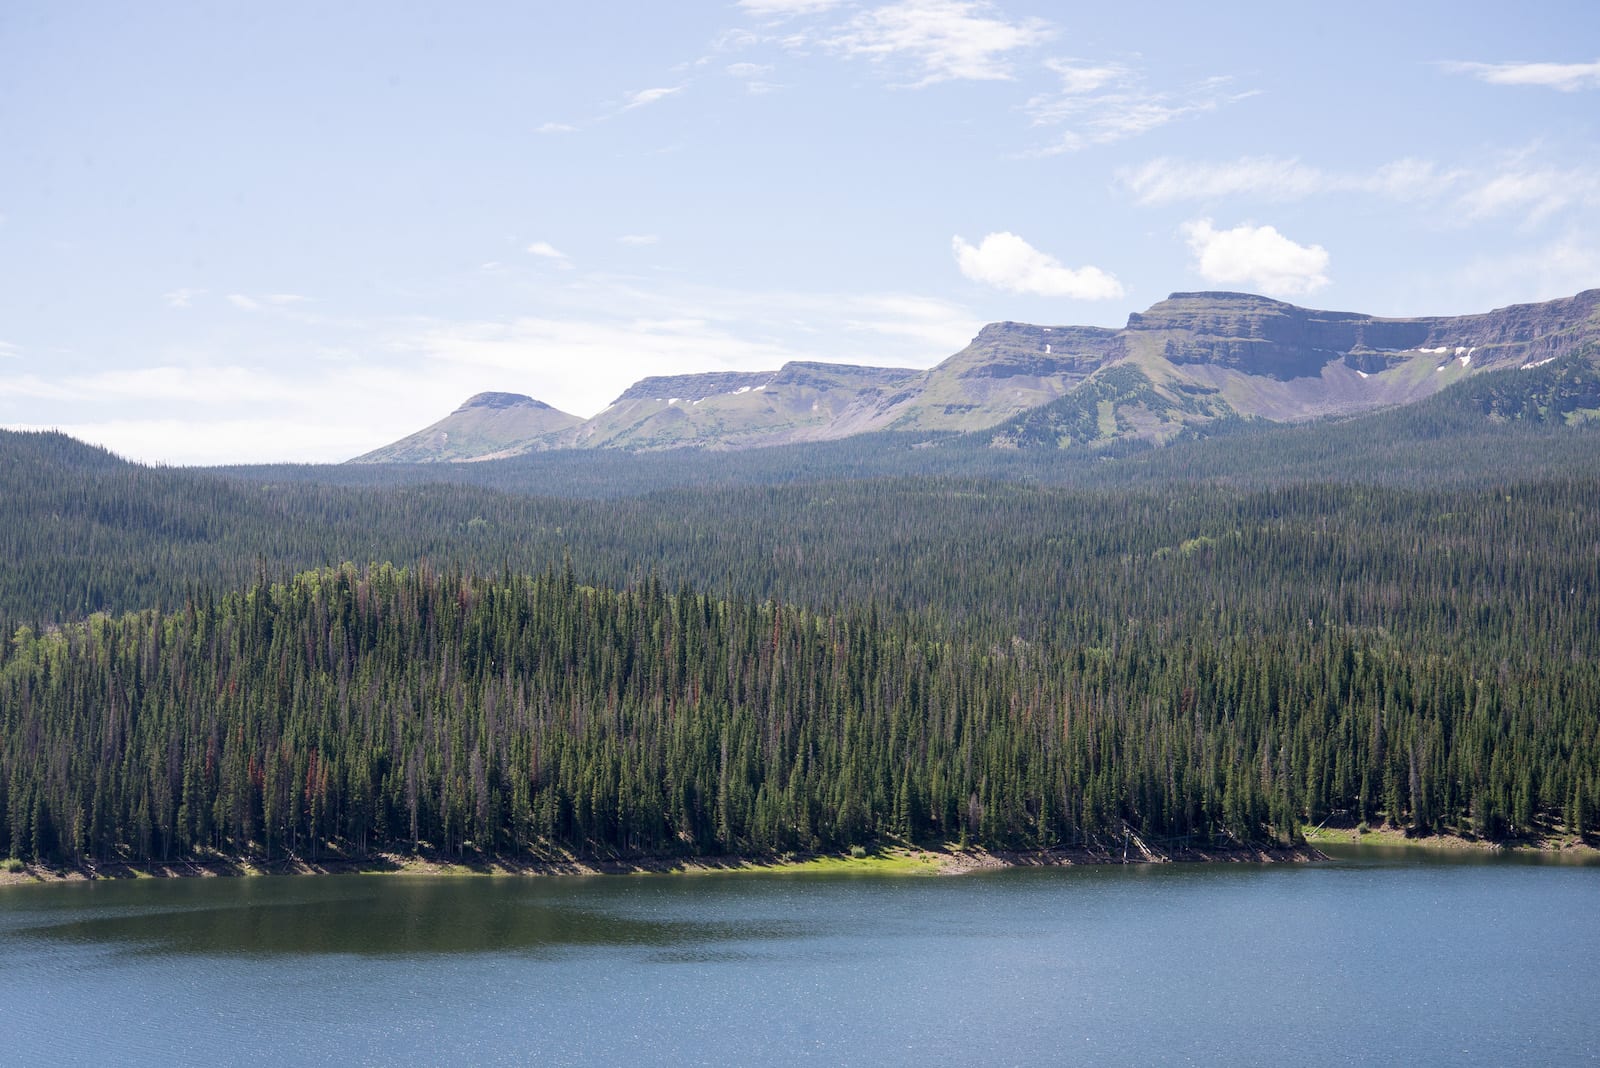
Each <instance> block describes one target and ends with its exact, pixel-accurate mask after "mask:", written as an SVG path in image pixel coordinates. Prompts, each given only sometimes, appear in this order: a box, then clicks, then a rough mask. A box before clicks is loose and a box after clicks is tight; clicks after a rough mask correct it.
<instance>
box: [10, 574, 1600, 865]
mask: <svg viewBox="0 0 1600 1068" xmlns="http://www.w3.org/2000/svg"><path fill="white" fill-rule="evenodd" d="M1597 664H1600V661H1597V660H1596V659H1595V658H1593V657H1586V658H1585V657H1572V656H1569V655H1567V652H1566V651H1565V650H1559V651H1556V655H1552V656H1548V657H1542V658H1534V659H1532V660H1521V661H1511V660H1509V659H1507V660H1501V661H1493V660H1486V659H1484V658H1482V657H1479V656H1475V655H1465V654H1461V653H1458V652H1457V651H1455V650H1452V649H1450V648H1448V647H1445V646H1440V647H1438V648H1434V649H1428V650H1415V649H1409V648H1407V647H1406V645H1405V644H1404V643H1402V642H1399V641H1397V640H1395V639H1394V638H1393V637H1392V636H1385V635H1382V634H1380V633H1377V632H1373V631H1365V630H1357V629H1351V628H1344V627H1318V626H1309V627H1308V626H1300V627H1294V628H1286V629H1283V630H1281V631H1276V632H1272V633H1261V634H1254V633H1242V632H1238V631H1236V630H1234V629H1233V628H1232V627H1231V626H1230V625H1229V624H1228V623H1227V622H1226V621H1225V620H1224V619H1222V618H1220V617H1219V618H1217V619H1213V620H1211V621H1210V622H1207V621H1204V620H1198V621H1192V622H1191V624H1190V625H1189V626H1187V627H1186V628H1185V629H1184V630H1182V631H1181V632H1174V631H1169V630H1165V629H1163V628H1158V627H1151V626H1137V625H1134V626H1121V627H1108V628H1107V629H1106V632H1105V640H1104V641H1103V642H1101V643H1099V644H1081V645H1077V646H1075V647H1072V648H1066V647H1061V646H1051V645H1048V644H1045V643H1040V642H1034V641H1029V640H1026V639H1023V638H1021V637H1015V636H1014V637H1013V638H1011V639H1010V640H1008V641H1006V642H1004V643H1000V644H995V643H989V642H985V641H981V640H974V639H972V638H970V637H963V636H961V635H959V634H956V633H953V632H952V631H951V630H950V629H949V628H947V627H945V626H943V625H941V624H939V623H937V622H934V621H931V620H929V619H927V618H924V617H919V616H915V615H912V614H909V613H904V612H890V611H882V610H879V609H878V608H876V607H873V606H871V605H866V606H853V607H849V608H846V609H843V610H840V611H831V612H817V611H812V610H809V609H807V608H805V607H802V606H797V605H793V604H788V603H784V602H781V601H773V600H760V601H758V600H754V599H748V598H725V597H718V596H712V595H709V594H706V593H702V592H697V591H695V590H693V589H691V588H689V587H687V586H684V587H679V588H676V589H672V588H669V587H668V586H666V585H665V584H663V583H662V582H661V581H660V580H658V579H657V578H655V577H654V576H646V577H645V578H643V579H642V580H640V581H639V582H637V583H634V584H632V585H631V586H629V587H626V588H622V589H609V588H599V587H594V586H589V585H585V584H583V583H582V582H580V581H579V580H578V579H577V578H576V576H575V575H574V573H573V571H572V570H571V569H570V567H567V568H549V569H546V570H545V571H543V572H541V573H539V574H537V575H527V574H524V573H519V572H515V571H511V570H509V569H507V570H504V571H502V572H501V573H499V574H497V575H495V576H493V577H484V576H475V575H471V574H467V573H463V572H457V571H442V572H441V571H435V570H432V569H430V568H426V567H419V568H411V569H397V568H394V567H391V566H387V565H382V566H377V567H373V568H367V569H359V568H356V567H354V566H343V567H339V568H335V569H323V570H317V571H311V572H306V573H302V574H299V575H297V576H294V577H292V578H290V579H287V580H284V581H270V580H268V579H267V578H266V577H265V576H263V577H262V578H261V579H260V580H258V581H257V582H255V583H253V584H252V585H251V586H249V587H248V588H247V589H244V590H242V591H238V592H232V593H220V594H219V593H216V592H213V591H211V590H210V589H209V588H206V589H204V590H197V591H195V592H193V593H192V594H191V596H189V597H188V598H187V599H186V600H185V602H184V603H183V604H182V605H181V606H177V607H174V608H173V609H171V610H168V611H155V610H146V611H143V612H136V613H128V614H124V615H120V616H99V617H95V618H92V619H90V620H87V621H85V622H82V623H76V624H70V625H67V626H65V627H60V628H56V629H52V630H50V631H48V632H44V633H37V632H33V631H32V630H30V629H28V628H22V629H20V630H19V631H18V632H17V633H16V634H15V635H14V636H13V637H12V639H11V641H10V643H9V647H8V648H7V650H6V652H5V657H4V660H3V663H0V853H6V854H9V855H13V856H22V857H37V858H52V859H59V860H69V861H77V860H83V859H99V860H105V859H111V858H118V857H132V858H136V859H163V860H172V859H177V858H185V857H194V856H198V855H205V854H207V853H209V852H213V851H215V852H222V853H227V854H244V853H249V854H254V855H264V856H268V857H272V856H281V855H284V854H286V853H293V854H296V855H300V856H309V857H317V856H320V855H324V854H326V852H327V851H331V850H337V851H339V852H341V853H343V854H346V855H362V854H366V853H369V852H371V851H374V850H395V849H400V850H404V849H411V848H417V847H421V846H424V845H425V846H427V847H431V848H435V849H441V850H445V851H449V852H457V853H460V852H466V851H468V850H482V851H487V852H493V853H507V854H519V855H537V854H539V853H541V852H543V851H548V850H554V849H559V850H569V851H576V852H580V853H596V852H623V853H648V854H676V853H724V852H740V853H767V852H777V851H787V850H797V849H798V850H806V849H819V848H833V847H841V846H847V845H852V844H859V843H867V842H871V841H874V840H877V839H880V838H883V837H895V838H900V839H909V840H913V841H923V840H934V841H949V840H965V841H969V842H976V843H981V844H983V845H987V846H991V847H1020V848H1036V847H1048V846H1054V845H1093V844H1096V843H1099V844H1102V845H1103V844H1106V843H1108V842H1114V841H1116V840H1117V839H1118V838H1119V837H1120V834H1121V831H1122V828H1123V826H1124V824H1126V825H1128V826H1130V827H1132V828H1134V829H1135V830H1137V831H1138V832H1139V833H1140V834H1142V835H1145V836H1149V837H1152V838H1156V839H1173V838H1183V837H1189V838H1191V839H1194V838H1198V839H1202V840H1206V841H1210V842H1264V841H1279V842H1283V841H1290V840H1293V839H1295V838H1296V836H1297V835H1298V833H1299V828H1300V827H1301V826H1302V824H1303V822H1304V821H1306V820H1312V821H1320V820H1322V819H1324V818H1327V817H1328V816H1329V815H1331V814H1336V813H1338V814H1344V815H1345V816H1347V817H1348V818H1352V819H1356V818H1364V819H1377V818H1387V819H1389V820H1391V821H1393V822H1397V823H1407V824H1410V825H1413V826H1416V827H1418V828H1419V829H1440V828H1459V829H1466V830H1471V831H1473V832H1475V833H1478V834H1482V835H1484V836H1487V837H1491V838H1496V837H1505V836H1508V835H1514V834H1517V833H1521V832H1524V831H1527V830H1529V829H1531V828H1533V827H1534V826H1535V824H1536V822H1537V821H1539V820H1541V819H1550V818H1557V819H1563V820H1565V821H1566V822H1567V824H1568V825H1569V826H1570V827H1572V828H1574V829H1579V830H1582V829H1586V828H1590V827H1593V826H1594V825H1595V821H1596V819H1597V817H1600V792H1597V788H1600V773H1597V769H1600V726H1597V717H1596V716H1595V709H1596V708H1597V707H1600V667H1597Z"/></svg>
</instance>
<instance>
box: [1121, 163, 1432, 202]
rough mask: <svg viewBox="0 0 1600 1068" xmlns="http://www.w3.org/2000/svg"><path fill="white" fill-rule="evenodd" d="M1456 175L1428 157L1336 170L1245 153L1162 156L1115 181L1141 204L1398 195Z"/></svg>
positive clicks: (1423, 190)
mask: <svg viewBox="0 0 1600 1068" xmlns="http://www.w3.org/2000/svg"><path fill="white" fill-rule="evenodd" d="M1459 179H1460V172H1449V171H1444V170H1441V169H1440V167H1439V166H1438V165H1437V164H1435V163H1431V162H1429V161H1427V160H1416V159H1402V160H1396V161H1394V162H1393V163H1388V164H1385V165H1384V166H1382V167H1379V168H1377V169H1376V170H1373V171H1370V172H1366V173H1337V172H1331V171H1327V170H1324V169H1322V168H1320V167H1315V166H1312V165H1310V164H1307V163H1302V162H1301V161H1300V160H1298V159H1282V158H1278V157H1273V156H1246V157H1244V158H1242V159H1237V160H1229V161H1224V162H1220V163H1204V162H1194V161H1189V160H1180V159H1170V158H1166V157H1162V158H1159V159H1153V160H1151V161H1150V162H1148V163H1144V164H1141V165H1140V166H1137V167H1125V168H1123V169H1122V170H1119V171H1118V172H1117V175H1116V181H1117V184H1118V185H1119V186H1121V187H1122V188H1123V189H1125V190H1127V191H1128V192H1129V193H1131V194H1133V198H1134V200H1135V202H1137V203H1139V204H1145V205H1154V204H1173V203H1178V202H1182V201H1207V200H1218V199H1221V198H1223V197H1232V196H1244V197H1251V198H1253V199H1257V200H1272V201H1289V200H1301V199H1304V198H1306V197H1310V196H1316V195H1319V194H1323V193H1334V192H1350V191H1356V192H1364V193H1379V194H1382V195H1385V196H1391V197H1395V198H1399V199H1405V198H1409V197H1413V196H1420V195H1425V194H1428V193H1437V192H1439V191H1440V190H1441V189H1446V188H1448V187H1449V186H1451V185H1452V184H1454V183H1455V182H1457V181H1458V180H1459Z"/></svg>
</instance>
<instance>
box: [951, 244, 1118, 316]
mask: <svg viewBox="0 0 1600 1068" xmlns="http://www.w3.org/2000/svg"><path fill="white" fill-rule="evenodd" d="M951 247H952V248H953V249H954V251H955V256H956V265H957V266H958V267H960V269H961V273H962V274H963V275H965V276H966V277H968V278H970V279H972V280H973V281H974V282H982V283H983V284H984V285H990V286H994V287H995V288H996V289H1003V290H1005V291H1006V292H1008V293H1029V294H1033V295H1034V296H1040V297H1070V298H1072V299H1074V300H1110V299H1113V298H1115V297H1120V296H1122V295H1123V288H1122V283H1121V282H1118V281H1117V279H1116V277H1115V276H1113V275H1111V274H1108V273H1106V272H1105V271H1103V270H1101V269H1100V268H1098V267H1076V268H1074V267H1064V266H1062V264H1061V261H1060V260H1058V259H1056V258H1055V257H1054V256H1052V255H1050V254H1049V253H1046V252H1040V251H1039V250H1038V249H1036V248H1034V247H1033V246H1032V245H1030V244H1028V243H1027V242H1026V241H1024V240H1023V239H1022V238H1020V237H1018V236H1017V235H1016V234H1013V233H1007V232H1001V233H995V234H989V235H988V236H987V237H985V238H984V239H983V240H982V241H981V242H980V243H979V244H977V245H970V244H968V243H967V242H966V241H965V240H963V239H962V238H960V237H955V238H952V239H951Z"/></svg>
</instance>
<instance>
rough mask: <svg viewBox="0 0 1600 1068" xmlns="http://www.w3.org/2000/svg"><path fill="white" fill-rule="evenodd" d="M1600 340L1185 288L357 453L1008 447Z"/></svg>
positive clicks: (1389, 395)
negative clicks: (907, 348) (866, 360)
mask: <svg viewBox="0 0 1600 1068" xmlns="http://www.w3.org/2000/svg"><path fill="white" fill-rule="evenodd" d="M1585 351H1590V352H1593V351H1600V290H1588V291H1586V292H1583V293H1579V294H1578V295H1576V296H1573V297H1566V298H1563V299H1561V300H1553V301H1548V302H1546V303H1542V304H1519V305H1513V306H1511V307H1506V308H1500V309H1497V310H1495V311H1491V312H1486V313H1484V314H1481V315H1463V316H1433V317H1424V318H1415V319H1385V318H1379V317H1376V316H1370V315H1362V314H1359V313H1354V312H1330V311H1316V310H1313V309H1308V308H1300V307H1297V306H1295V305H1293V304H1286V303H1284V302H1283V301H1278V300H1272V299H1269V298H1267V297H1260V296H1254V295H1252V294H1248V293H1174V294H1173V295H1172V296H1170V297H1168V298H1167V299H1166V300H1163V301H1161V302H1159V303H1157V304H1155V305H1154V306H1152V307H1151V308H1150V309H1149V310H1147V311H1145V312H1141V313H1137V314H1134V315H1130V316H1129V317H1128V325H1127V326H1126V327H1125V328H1123V329H1121V330H1112V329H1106V328H1102V327H1090V326H1032V325H1029V324H1026V323H991V324H990V325H988V326H986V327H984V328H983V330H982V331H980V332H979V334H978V336H977V337H975V338H974V339H973V340H972V343H971V344H969V345H968V346H967V347H966V348H964V349H962V350H961V351H960V352H958V353H956V354H955V355H954V356H951V357H950V358H949V359H947V360H945V361H944V362H943V363H941V364H939V365H938V366H936V367H933V368H931V369H929V370H926V371H921V370H913V369H908V368H893V367H865V366H851V365H844V364H824V363H790V364H786V365H784V366H783V367H781V368H779V369H778V370H776V371H762V372H742V371H741V372H732V371H729V372H713V373H708V374H696V375H675V376H667V377H655V378H646V379H642V380H641V381H639V382H637V383H635V384H634V385H633V386H630V387H629V388H628V389H627V390H625V391H624V392H623V393H622V395H621V396H619V397H618V398H617V399H616V400H615V401H613V402H612V403H611V405H610V406H609V407H607V408H606V410H605V411H603V412H601V413H600V414H599V415H596V416H595V417H594V418H592V419H588V420H582V419H578V418H577V417H575V416H571V415H566V414H565V413H562V412H557V411H555V409H553V408H550V407H549V406H547V405H543V404H540V403H539V402H538V401H535V400H533V399H532V398H529V397H523V396H520V395H518V394H509V393H482V394H479V395H478V396H476V397H473V398H472V399H471V400H469V401H467V403H466V404H464V405H462V407H461V408H459V409H458V410H457V411H455V412H454V413H452V414H451V415H450V416H448V417H446V418H445V419H443V420H441V421H440V422H438V423H436V424H434V425H433V426H431V427H428V428H427V429H426V430H422V431H419V432H418V433H416V434H413V435H411V436H410V437H408V438H405V439H403V440H401V441H398V442H395V443H394V444H393V445H390V446H387V447H385V448H383V449H379V450H376V451H375V452H371V453H368V454H367V455H366V456H362V457H358V458H357V460H358V461H363V462H376V461H391V462H417V461H423V460H469V459H487V458H490V457H498V456H507V455H515V454H517V453H521V452H529V451H533V450H538V449H549V448H597V447H606V448H625V449H667V448H681V447H685V446H697V447H702V448H713V449H716V448H721V449H731V448H750V447H755V446H763V445H779V444H785V443H790V442H798V441H818V440H824V439H830V438H841V437H848V436H850V435H852V434H860V433H865V432H868V431H875V430H902V431H919V432H949V431H965V432H972V431H990V432H991V439H992V441H993V443H994V444H995V445H997V446H1002V447H1013V448H1026V447H1052V448H1057V447H1074V446H1098V445H1103V444H1106V443H1109V442H1112V441H1118V440H1126V439H1130V438H1133V439H1145V440H1152V441H1162V440H1166V439H1167V438H1170V437H1172V436H1174V435H1175V434H1178V433H1181V432H1183V431H1184V430H1187V429H1194V428H1199V427H1203V426H1204V425H1205V424H1207V423H1209V422H1212V421H1215V420H1217V419H1225V418H1231V417H1239V416H1244V417H1255V418H1265V419H1274V420H1297V419H1309V418H1316V417H1319V416H1327V415H1345V414H1352V413H1355V412H1361V411H1368V410H1371V409H1374V408H1381V407H1387V406H1392V405H1397V404H1406V403H1410V402H1412V401H1416V400H1420V399H1422V398H1424V397H1427V396H1430V395H1431V394H1433V393H1436V392H1438V391H1439V390H1440V389H1443V388H1444V387H1445V386H1448V385H1450V384H1452V383H1453V382H1457V381H1459V380H1461V379H1462V378H1464V377H1467V376H1469V375H1472V374H1476V373H1478V372H1480V371H1486V370H1498V369H1500V368H1505V367H1531V366H1536V365H1538V364H1540V363H1543V362H1545V361H1548V360H1551V359H1555V358H1557V357H1560V356H1563V355H1567V354H1569V353H1574V352H1585Z"/></svg>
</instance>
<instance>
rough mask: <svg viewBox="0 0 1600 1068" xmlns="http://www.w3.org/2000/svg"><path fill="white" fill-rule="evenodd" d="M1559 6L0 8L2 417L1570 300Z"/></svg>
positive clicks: (1589, 111) (226, 458)
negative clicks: (988, 327)
mask: <svg viewBox="0 0 1600 1068" xmlns="http://www.w3.org/2000/svg"><path fill="white" fill-rule="evenodd" d="M1597 147H1600V4H1595V3H1592V2H1590V0H1583V2H1574V3H1560V2H1545V3H1540V4H1536V5H1526V6H1525V7H1522V8H1518V9H1516V10H1515V12H1514V13H1513V9H1512V8H1511V7H1509V6H1508V5H1506V4H1505V3H1503V0H1498V2H1493V3H1471V2H1461V0H1452V2H1446V3H1431V2H1415V3H1404V4H1395V3H1387V2H1386V3H1370V4H1368V3H1346V4H1339V5H1310V4H1283V3H1275V4H1274V3H1259V4H1250V3H1239V4H1205V5H1200V4H1192V3H1173V4H1170V5H1162V4H1099V5H1087V4H1083V5H1077V4H1074V5H1067V4H1059V3H1023V2H1008V0H997V2H994V3H986V2H981V0H889V2H885V0H739V2H712V3H691V2H687V0H685V2H681V3H671V4H665V3H657V2H651V3H587V4H578V3H562V4H555V3H515V4H513V3H506V4H490V3H483V4H475V3H470V2H460V3H453V4H448V5H446V4H409V3H403V2H392V0H391V2H383V3H362V2H349V3H338V4H327V3H323V2H317V3H299V2H296V0H276V2H274V3H272V4H244V3H217V2H209V0H208V2H197V3H192V4H177V3H163V2H159V0H156V2H150V3H140V4H125V3H107V4H95V3H62V2H60V0H47V2H45V0H7V3H6V4H5V5H3V6H0V426H5V427H10V428H28V429H36V428H59V429H61V430H64V431H66V432H68V433H70V434H73V435H74V436H77V437H80V438H83V439H85V440H88V441H92V442H95V443H97V444H103V445H106V446H107V447H109V448H111V449H113V450H114V451H116V452H118V453H120V454H122V455H124V456H127V457H129V458H131V459H137V460H141V461H145V462H159V463H165V464H174V465H178V464H184V465H188V464H221V463H240V462H275V461H296V462H333V461H340V460H344V459H347V458H349V457H351V456H353V455H356V454H358V453H361V452H365V451H367V450H369V449H373V448H376V447H378V446H380V445H383V444H385V443H387V442H389V441H392V440H394V439H396V438H399V437H402V436H404V435H406V434H409V433H411V432H412V431H414V430H417V429H420V428H421V427H422V426H424V425H426V424H428V423H431V422H433V421H435V420H437V419H439V418H441V417H442V416H444V415H446V414H447V413H448V412H449V411H451V410H452V409H453V408H455V407H456V406H457V405H459V404H460V403H461V402H462V401H463V400H464V399H466V398H467V397H468V396H470V395H472V394H474V393H478V392H481V391H486V390H499V391H507V392H515V393H526V394H529V395H531V396H534V397H537V398H539V399H540V400H543V401H545V402H547V403H549V404H553V405H555V406H556V407H558V408H561V409H563V410H565V411H569V412H572V413H574V414H577V415H580V416H589V415H593V414H595V413H597V412H598V411H600V410H601V409H603V408H604V407H605V406H606V405H607V404H609V403H610V401H611V400H612V399H614V398H615V397H616V396H617V395H618V394H620V393H621V392H622V391H623V390H624V389H625V388H626V387H627V386H628V385H630V384H631V383H632V382H634V381H636V380H637V379H639V378H641V377H644V376H646V375H659V374H682V373H690V372H695V371H721V370H765V369H774V368H776V367H778V366H780V365H782V364H783V363H785V362H787V361H789V360H826V361H841V362H850V363H865V364H875V365H884V366H907V367H930V366H932V365H934V364H935V363H938V362H939V361H940V360H942V359H944V358H946V357H947V356H949V355H951V354H952V353H954V352H956V351H957V350H959V349H960V348H961V347H962V346H964V345H965V344H966V343H967V341H968V340H970V338H971V337H972V336H973V334H975V333H976V332H977V330H978V329H979V328H980V327H981V326H982V325H983V324H984V323H986V322H993V321H1000V320H1014V321H1021V322H1030V323H1040V324H1048V325H1068V324H1093V325H1101V326H1121V325H1123V324H1124V323H1125V322H1126V320H1127V316H1128V314H1129V313H1130V312H1137V311H1141V310H1143V309H1145V308H1147V307H1148V306H1150V305H1151V304H1153V303H1155V302H1157V301H1159V300H1161V299H1163V298H1164V297H1166V296H1167V294H1169V293H1171V292H1175V291H1188V290H1197V289H1225V290H1239V291H1246V292H1255V293H1264V294H1267V295H1269V296H1273V297H1278V298H1280V299H1283V300H1288V301H1292V302H1294V303H1297V304H1301V305H1303V306H1308V307H1318V308H1331V309H1338V310H1346V311H1361V312H1367V313H1371V314H1377V315H1392V316H1404V315H1433V314H1459V313H1468V312H1475V311H1487V310H1489V309H1490V308H1495V307H1501V306H1504V305H1507V304H1513V303H1521V302H1528V301H1538V300H1546V299H1551V298H1555V297H1559V296H1564V295H1571V294H1573V293H1576V292H1579V291H1581V290H1584V289H1589V288H1594V287H1597V286H1600V151H1597Z"/></svg>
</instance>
